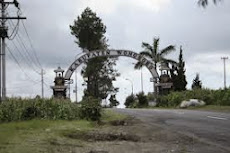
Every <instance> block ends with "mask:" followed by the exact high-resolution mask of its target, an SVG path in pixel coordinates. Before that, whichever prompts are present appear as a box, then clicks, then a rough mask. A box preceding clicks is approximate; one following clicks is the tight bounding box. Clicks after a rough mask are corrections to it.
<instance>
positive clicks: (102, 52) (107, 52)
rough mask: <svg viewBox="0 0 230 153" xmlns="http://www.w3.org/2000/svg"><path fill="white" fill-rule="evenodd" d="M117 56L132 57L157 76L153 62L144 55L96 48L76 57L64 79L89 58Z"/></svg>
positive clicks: (69, 76)
mask: <svg viewBox="0 0 230 153" xmlns="http://www.w3.org/2000/svg"><path fill="white" fill-rule="evenodd" d="M119 56H126V57H130V58H133V59H136V60H138V61H140V62H141V63H143V65H144V66H146V67H147V68H148V69H149V71H150V73H151V74H152V76H153V78H158V74H157V72H156V70H155V66H154V63H152V62H151V61H150V60H148V59H147V58H145V57H144V56H141V55H140V54H137V53H135V52H133V51H129V50H96V51H90V52H88V53H85V54H83V55H82V56H80V57H79V58H78V59H76V60H75V61H74V62H73V63H72V64H71V66H70V67H69V69H68V70H67V71H66V74H65V79H66V80H70V78H71V76H72V74H73V72H74V71H75V70H76V69H77V67H78V66H79V65H81V64H82V63H85V62H87V61H88V60H89V59H92V58H95V57H119Z"/></svg>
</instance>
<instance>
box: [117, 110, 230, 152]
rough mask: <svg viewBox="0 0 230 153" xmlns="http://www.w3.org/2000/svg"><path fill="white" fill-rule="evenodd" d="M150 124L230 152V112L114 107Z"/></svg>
mask: <svg viewBox="0 0 230 153" xmlns="http://www.w3.org/2000/svg"><path fill="white" fill-rule="evenodd" d="M114 110H115V111H116V112H119V113H123V114H128V115H131V116H134V117H135V118H137V119H139V120H141V121H142V122H144V123H145V124H148V125H150V126H159V127H161V128H164V129H166V130H168V131H171V132H174V133H179V134H183V135H186V136H189V137H193V138H195V139H197V140H199V141H200V142H202V143H205V144H207V145H209V146H211V147H215V148H218V149H217V150H222V151H220V152H229V153H230V113H217V112H208V111H193V110H162V109H114Z"/></svg>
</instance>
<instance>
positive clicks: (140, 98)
mask: <svg viewBox="0 0 230 153" xmlns="http://www.w3.org/2000/svg"><path fill="white" fill-rule="evenodd" d="M137 99H138V105H139V107H147V106H148V99H147V96H145V95H144V93H143V92H141V93H139V94H137Z"/></svg>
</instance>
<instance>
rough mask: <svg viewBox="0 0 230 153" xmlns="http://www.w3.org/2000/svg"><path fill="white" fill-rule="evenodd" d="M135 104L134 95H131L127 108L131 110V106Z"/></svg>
mask: <svg viewBox="0 0 230 153" xmlns="http://www.w3.org/2000/svg"><path fill="white" fill-rule="evenodd" d="M134 103H135V97H134V95H133V94H132V95H129V96H128V97H127V98H126V100H125V106H126V108H131V106H132V105H133V104H134Z"/></svg>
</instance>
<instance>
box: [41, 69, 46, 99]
mask: <svg viewBox="0 0 230 153" xmlns="http://www.w3.org/2000/svg"><path fill="white" fill-rule="evenodd" d="M44 74H45V71H44V70H43V69H41V85H42V99H43V98H44Z"/></svg>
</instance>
